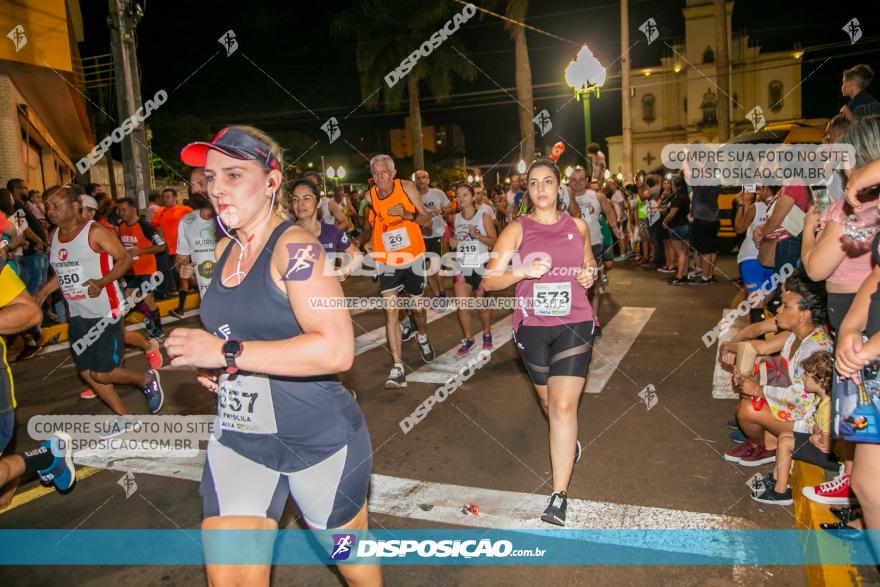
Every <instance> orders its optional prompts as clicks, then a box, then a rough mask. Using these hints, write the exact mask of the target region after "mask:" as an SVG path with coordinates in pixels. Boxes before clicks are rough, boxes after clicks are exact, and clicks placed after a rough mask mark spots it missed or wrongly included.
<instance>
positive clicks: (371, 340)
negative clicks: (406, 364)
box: [354, 308, 452, 356]
mask: <svg viewBox="0 0 880 587" xmlns="http://www.w3.org/2000/svg"><path fill="white" fill-rule="evenodd" d="M451 312H452V309H451V308H450V309H444V310H428V324H430V323H431V322H433V321H435V320H438V319H440V318H442V317H443V316H446V315H447V314H449V313H451ZM355 330H357V328H355ZM378 346H383V347H384V346H388V336H387V335H386V333H385V325H384V324H383V325H382V326H380V327H379V328H374V329H373V330H370V331H369V332H365V333H363V334H361V335H360V336H358V337H357V338H355V339H354V355H355V356H358V355H360V354H361V353H365V352H367V351H370V350H373V349H374V348H376V347H378Z"/></svg>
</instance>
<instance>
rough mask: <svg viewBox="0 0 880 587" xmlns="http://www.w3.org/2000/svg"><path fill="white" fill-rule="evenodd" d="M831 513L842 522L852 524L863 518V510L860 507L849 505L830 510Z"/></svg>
mask: <svg viewBox="0 0 880 587" xmlns="http://www.w3.org/2000/svg"><path fill="white" fill-rule="evenodd" d="M828 509H829V511H830V512H831V513H832V514H834V517H835V518H837V519H838V520H840V521H841V522H851V521H853V520H858V519H859V518H861V517H862V510H861V509H860V508H859V506H855V505H848V506H844V507H840V508H834V507H832V508H828Z"/></svg>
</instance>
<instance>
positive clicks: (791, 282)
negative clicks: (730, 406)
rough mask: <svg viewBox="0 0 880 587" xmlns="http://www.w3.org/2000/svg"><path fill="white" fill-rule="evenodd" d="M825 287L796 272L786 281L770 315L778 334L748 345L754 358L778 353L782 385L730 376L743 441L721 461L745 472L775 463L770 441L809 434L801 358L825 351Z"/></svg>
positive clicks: (813, 399)
mask: <svg viewBox="0 0 880 587" xmlns="http://www.w3.org/2000/svg"><path fill="white" fill-rule="evenodd" d="M826 303H827V300H826V294H825V286H824V284H822V283H816V282H814V281H811V280H810V279H809V278H808V277H807V276H806V275H805V274H804V272H803V271H802V270H797V271H796V272H795V273H794V274H792V275H791V276H790V277H789V278H788V279H787V280H786V281H785V286H784V292H783V294H782V306H781V307H780V308H779V311H778V312H777V314H776V324H777V326H778V327H779V330H780V334H779V335H778V336H774V337H772V338H771V339H769V340H752V341H749V343H750V344H751V345H752V346H753V347H754V348H755V350H756V351H757V353H758V355H759V356H769V355H773V354H775V353H780V357H781V358H782V359H784V361H780V362H778V363H777V364H778V365H781V367H782V368H783V369H785V370H787V373H785V374H783V376H782V377H780V379H783V380H784V379H786V378H785V375H787V376H788V377H787V379H788V380H789V381H790V384H789V385H787V386H774V385H771V384H768V385H760V384H759V383H758V381H757V380H756V379H755V378H754V377H744V376H741V375H738V374H737V375H735V377H736V380H737V382H738V383H739V384H740V386H741V388H742V389H741V394H742V396H743V399H741V400H740V402H739V405H738V406H737V410H736V418H737V421H738V422H739V426H740V429H741V430H742V431H743V434H745V435H746V436H747V437H748V440H746V442H744V443H742V444H741V445H740V446H738V447H737V448H735V449H733V450H731V451H728V452H727V453H726V454H725V455H724V458H725V459H726V460H728V461H731V462H735V463H739V464H741V465H744V466H747V467H756V466H759V465H762V464H765V463H772V462H773V461H775V460H776V442H777V438H778V437H779V435H780V434H783V433H786V432H798V433H810V432H811V431H812V427H813V423H814V420H813V414H814V412H815V411H816V405H817V396H816V395H815V394H813V393H811V392H810V391H809V390H808V389H807V387H806V385H805V375H804V370H803V366H802V362H803V361H804V359H806V358H807V357H809V356H810V355H812V354H813V353H816V352H819V351H828V352H830V351H831V350H832V347H833V343H832V341H831V338H830V337H829V336H828V333H827V331H826V330H825V328H824V324H825V320H826V318H827V307H826Z"/></svg>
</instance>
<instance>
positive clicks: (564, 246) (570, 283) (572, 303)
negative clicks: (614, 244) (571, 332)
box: [513, 214, 593, 330]
mask: <svg viewBox="0 0 880 587" xmlns="http://www.w3.org/2000/svg"><path fill="white" fill-rule="evenodd" d="M519 223H520V225H521V226H522V242H520V245H519V250H518V251H517V252H518V253H519V261H520V262H521V263H522V262H525V261H529V262H531V261H532V259H529V255H534V254H536V253H545V254H547V255H549V256H550V258H551V267H550V271H548V272H547V273H546V274H544V276H543V277H541V278H540V279H523V280H522V281H520V282H519V283H517V284H516V301H517V309H516V310H515V311H514V313H513V329H514V330H517V329H518V328H519V327H520V326H521V325H525V326H558V325H560V324H574V323H576V322H587V321H589V320H593V307H592V306H591V305H590V300H589V299H588V298H587V291H586V290H585V289H584V288H583V287H582V286H581V285H580V284H579V283H578V282H577V279H576V277H577V272H578V269H580V267H581V266H582V265H583V262H584V237H583V235H582V234H581V231H580V230H578V227H577V224H575V221H574V220H573V219H572V218H571V217H570V216H567V215H564V214H561V215H560V218H559V221H558V222H556V223H555V224H541V223H539V222H536V221H535V220H532V219H531V218H529V217H528V216H520V217H519ZM532 258H534V257H532Z"/></svg>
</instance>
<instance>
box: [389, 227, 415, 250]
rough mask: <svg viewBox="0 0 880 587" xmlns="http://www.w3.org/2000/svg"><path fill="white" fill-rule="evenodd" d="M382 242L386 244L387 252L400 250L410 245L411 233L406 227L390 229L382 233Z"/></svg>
mask: <svg viewBox="0 0 880 587" xmlns="http://www.w3.org/2000/svg"><path fill="white" fill-rule="evenodd" d="M382 242H383V244H384V245H385V251H386V252H389V253H390V252H392V251H399V250H400V249H405V248H406V247H408V246H409V244H410V243H409V235H408V234H407V233H406V229H405V228H398V229H397V230H389V231H388V232H386V233H383V234H382Z"/></svg>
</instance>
